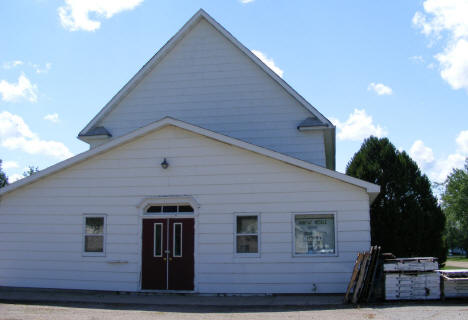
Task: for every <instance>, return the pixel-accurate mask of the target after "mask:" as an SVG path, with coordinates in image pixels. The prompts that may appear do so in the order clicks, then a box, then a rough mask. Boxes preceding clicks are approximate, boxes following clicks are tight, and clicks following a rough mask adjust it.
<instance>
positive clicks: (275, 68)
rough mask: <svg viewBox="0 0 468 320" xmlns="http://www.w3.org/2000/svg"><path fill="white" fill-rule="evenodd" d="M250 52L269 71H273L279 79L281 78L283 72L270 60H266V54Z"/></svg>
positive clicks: (255, 51)
mask: <svg viewBox="0 0 468 320" xmlns="http://www.w3.org/2000/svg"><path fill="white" fill-rule="evenodd" d="M252 52H253V53H254V54H255V55H256V56H257V57H258V58H259V59H260V60H262V62H263V63H264V64H266V65H267V66H268V67H269V68H270V69H271V70H273V71H274V72H275V73H276V74H277V75H279V76H280V77H281V78H282V77H283V74H284V71H283V70H281V68H280V67H278V66H277V65H276V64H275V61H274V60H273V59H272V58H268V57H267V56H266V54H264V53H263V52H261V51H259V50H252Z"/></svg>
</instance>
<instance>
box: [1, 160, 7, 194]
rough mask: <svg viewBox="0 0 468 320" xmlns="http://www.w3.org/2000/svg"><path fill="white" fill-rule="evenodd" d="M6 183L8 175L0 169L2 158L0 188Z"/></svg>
mask: <svg viewBox="0 0 468 320" xmlns="http://www.w3.org/2000/svg"><path fill="white" fill-rule="evenodd" d="M6 185H8V177H7V176H6V174H5V172H3V170H2V160H1V159H0V188H2V187H4V186H6Z"/></svg>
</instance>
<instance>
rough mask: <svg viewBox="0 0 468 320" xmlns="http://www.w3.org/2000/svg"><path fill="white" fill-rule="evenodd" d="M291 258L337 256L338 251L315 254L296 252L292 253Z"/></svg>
mask: <svg viewBox="0 0 468 320" xmlns="http://www.w3.org/2000/svg"><path fill="white" fill-rule="evenodd" d="M292 256H293V258H320V257H324V258H326V257H338V253H316V254H297V253H293V255H292Z"/></svg>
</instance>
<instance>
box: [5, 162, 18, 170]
mask: <svg viewBox="0 0 468 320" xmlns="http://www.w3.org/2000/svg"><path fill="white" fill-rule="evenodd" d="M2 168H3V169H5V170H8V169H14V168H19V164H18V162H16V161H3V162H2Z"/></svg>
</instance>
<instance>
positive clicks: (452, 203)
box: [442, 159, 468, 256]
mask: <svg viewBox="0 0 468 320" xmlns="http://www.w3.org/2000/svg"><path fill="white" fill-rule="evenodd" d="M442 207H443V209H444V213H445V216H446V218H447V242H448V245H449V248H457V247H458V248H463V249H465V250H466V251H467V256H468V159H467V160H466V162H465V168H464V169H454V170H453V171H452V173H451V174H450V175H449V176H448V177H447V180H446V181H445V191H444V193H443V194H442Z"/></svg>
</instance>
